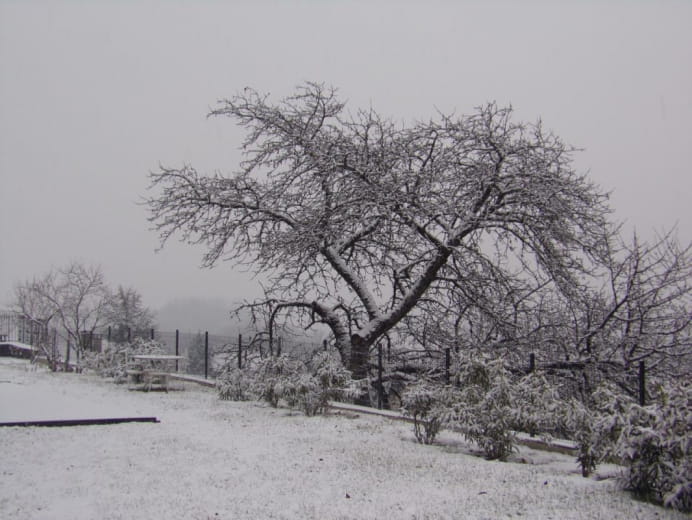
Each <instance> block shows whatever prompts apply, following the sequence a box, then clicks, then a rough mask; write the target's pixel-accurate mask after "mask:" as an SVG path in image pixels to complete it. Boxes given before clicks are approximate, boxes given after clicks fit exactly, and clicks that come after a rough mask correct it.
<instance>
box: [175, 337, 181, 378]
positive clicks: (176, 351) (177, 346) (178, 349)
mask: <svg viewBox="0 0 692 520" xmlns="http://www.w3.org/2000/svg"><path fill="white" fill-rule="evenodd" d="M179 352H180V331H179V330H178V329H175V355H176V356H179V355H180V354H179ZM175 371H176V372H177V371H178V360H177V359H176V360H175Z"/></svg>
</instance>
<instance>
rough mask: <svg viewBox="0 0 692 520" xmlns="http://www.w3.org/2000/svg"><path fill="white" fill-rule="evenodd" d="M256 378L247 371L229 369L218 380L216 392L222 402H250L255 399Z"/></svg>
mask: <svg viewBox="0 0 692 520" xmlns="http://www.w3.org/2000/svg"><path fill="white" fill-rule="evenodd" d="M253 381H254V378H253V377H252V374H251V373H250V372H249V371H248V370H247V369H246V370H241V369H239V368H236V367H229V368H227V369H226V370H224V371H223V372H222V373H221V374H220V375H219V377H218V378H217V379H216V391H217V392H218V395H219V399H221V400H222V401H248V400H250V399H254V398H255V395H254V394H253V392H252V387H253Z"/></svg>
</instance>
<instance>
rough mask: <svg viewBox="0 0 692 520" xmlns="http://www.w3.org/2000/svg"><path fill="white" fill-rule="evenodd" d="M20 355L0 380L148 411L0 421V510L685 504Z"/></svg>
mask: <svg viewBox="0 0 692 520" xmlns="http://www.w3.org/2000/svg"><path fill="white" fill-rule="evenodd" d="M29 367H30V366H29V365H28V363H26V362H24V363H23V364H19V363H16V362H15V363H11V364H7V363H4V362H0V380H2V381H8V380H21V382H22V384H23V385H24V386H27V387H29V388H31V387H36V388H39V387H50V388H52V390H53V393H54V394H56V395H59V396H62V397H63V398H64V399H65V402H68V401H71V400H72V399H73V398H74V399H82V398H85V399H86V397H87V396H89V399H88V400H92V401H96V402H98V403H101V405H102V406H103V407H104V408H105V407H107V408H108V409H112V410H128V411H129V410H141V411H142V413H147V414H151V415H156V416H157V417H158V418H159V419H160V420H161V422H160V423H158V424H153V423H142V424H132V423H129V424H120V425H110V426H80V427H67V428H40V427H31V428H23V427H10V428H3V429H2V430H0V468H1V470H0V518H22V519H44V518H45V519H53V520H55V519H95V518H98V519H148V520H149V519H154V518H165V519H173V520H174V519H203V520H206V519H243V518H253V519H254V518H263V519H264V518H286V519H291V518H295V519H298V518H300V519H303V518H306V519H311V518H312V519H318V518H319V519H337V518H342V519H346V518H353V519H378V520H381V519H399V518H402V519H415V518H419V519H422V518H428V519H437V518H439V519H442V518H455V519H498V518H530V519H559V520H568V519H603V518H608V519H623V520H624V519H628V520H630V519H650V518H673V519H678V518H679V519H682V518H688V517H686V516H685V515H682V514H677V513H674V512H671V511H667V510H663V509H661V508H658V507H655V506H653V505H649V504H644V503H640V502H636V501H634V500H632V499H631V498H630V497H629V496H628V495H627V494H626V493H624V492H621V491H618V490H617V486H616V484H615V482H614V480H613V479H612V478H606V479H602V480H598V479H595V478H594V479H584V478H582V477H581V476H580V475H579V472H578V469H577V467H576V465H575V463H574V460H573V458H572V457H568V456H565V455H561V454H557V453H545V452H538V451H534V450H530V449H527V448H522V449H521V452H520V453H518V454H516V455H515V456H514V457H513V459H512V460H513V462H507V463H503V462H497V461H494V462H488V461H485V460H483V459H482V458H479V457H477V456H473V455H471V454H470V452H471V451H472V450H473V447H472V446H469V445H468V444H466V443H465V442H464V441H463V440H462V438H461V437H459V436H458V435H456V434H452V433H443V434H442V435H441V436H440V443H439V444H437V445H433V446H422V445H418V444H416V443H415V441H414V439H413V435H412V432H411V426H410V424H407V423H404V422H400V421H391V420H388V419H385V418H382V417H375V416H369V415H365V414H354V413H352V412H340V413H336V414H332V415H329V416H326V417H313V418H307V417H304V416H303V415H302V414H299V413H292V412H289V411H288V410H286V409H271V408H268V407H266V406H264V405H263V404H259V403H252V402H250V403H235V402H224V401H219V400H218V399H217V398H216V395H215V393H214V392H213V390H210V389H205V388H203V387H200V386H199V385H194V384H190V385H186V386H185V390H184V391H174V392H170V393H168V394H165V393H161V392H150V393H142V392H130V391H128V390H127V387H126V385H115V384H113V383H111V382H108V381H105V380H101V379H98V378H96V377H94V376H88V375H83V374H82V375H76V374H62V373H60V374H51V373H48V372H46V371H44V370H43V369H38V370H35V369H34V368H33V367H31V368H29ZM3 406H4V403H3ZM55 406H56V407H57V406H58V405H55ZM70 406H71V405H66V407H67V408H66V411H70ZM56 410H57V408H56ZM145 411H146V412H145ZM522 461H523V462H522ZM602 471H603V470H602ZM612 472H613V469H612V468H606V473H612ZM602 476H603V473H602Z"/></svg>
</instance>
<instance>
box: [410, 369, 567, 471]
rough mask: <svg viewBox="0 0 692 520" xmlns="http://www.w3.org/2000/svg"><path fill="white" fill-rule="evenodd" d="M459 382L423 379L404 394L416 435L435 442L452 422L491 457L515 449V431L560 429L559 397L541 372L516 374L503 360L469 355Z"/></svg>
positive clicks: (424, 441) (505, 453)
mask: <svg viewBox="0 0 692 520" xmlns="http://www.w3.org/2000/svg"><path fill="white" fill-rule="evenodd" d="M456 380H457V381H456V382H457V384H456V385H455V386H439V385H438V386H435V385H433V384H429V383H426V382H420V383H417V384H415V385H412V386H410V387H409V388H408V389H407V390H406V391H405V392H404V396H403V398H402V405H403V406H402V409H403V412H404V413H405V414H406V415H407V416H409V417H411V418H413V425H414V426H413V427H414V434H415V436H416V439H417V440H418V441H419V442H421V443H425V444H430V443H432V442H433V441H434V439H435V436H436V435H437V433H438V432H439V430H440V429H441V428H443V427H445V426H449V427H451V428H453V429H454V430H456V431H459V432H461V433H462V434H463V435H464V436H465V437H466V438H467V439H468V440H471V441H473V442H475V443H476V444H477V445H478V446H479V447H480V448H481V449H482V450H483V453H484V454H485V456H486V457H487V458H489V459H505V458H507V456H508V455H509V454H510V453H512V451H513V450H514V449H515V443H516V433H515V431H516V430H521V431H526V432H528V433H531V434H532V435H535V434H537V433H539V432H541V433H544V432H547V431H553V430H554V429H555V428H556V425H557V423H558V422H559V421H558V420H557V418H558V411H559V409H560V401H559V399H558V396H557V392H556V391H555V389H553V388H552V387H551V386H550V385H549V383H548V382H547V381H546V380H545V379H544V378H543V377H541V376H538V375H535V374H530V375H527V376H524V377H520V378H518V377H513V376H512V375H511V374H510V373H509V372H508V371H507V370H506V369H505V368H504V366H503V364H502V360H494V361H484V360H483V359H471V360H464V361H462V363H461V369H460V370H459V372H458V374H457V376H456Z"/></svg>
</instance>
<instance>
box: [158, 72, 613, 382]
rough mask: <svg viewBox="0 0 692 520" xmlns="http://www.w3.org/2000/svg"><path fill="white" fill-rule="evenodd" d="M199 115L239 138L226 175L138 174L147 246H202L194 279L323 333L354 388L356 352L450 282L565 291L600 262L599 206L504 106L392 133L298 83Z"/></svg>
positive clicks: (567, 159)
mask: <svg viewBox="0 0 692 520" xmlns="http://www.w3.org/2000/svg"><path fill="white" fill-rule="evenodd" d="M211 115H213V116H228V117H231V118H232V119H234V120H235V121H236V123H238V124H239V125H241V126H242V127H243V128H245V129H246V131H247V135H246V138H245V140H244V142H243V143H242V148H243V150H244V154H245V156H244V160H243V162H242V163H241V164H240V167H239V168H238V169H237V170H236V171H235V172H233V173H230V174H228V175H223V174H220V173H213V174H209V175H205V174H200V173H198V172H197V171H196V170H195V169H194V168H193V167H192V166H189V165H184V166H182V167H180V168H166V167H160V168H159V170H157V171H155V172H153V173H152V174H151V181H152V185H151V188H150V189H151V190H152V191H153V194H152V195H151V196H150V197H149V199H148V201H147V203H148V207H149V210H150V220H151V222H152V223H153V224H154V226H155V227H156V229H158V231H159V232H160V236H161V240H162V243H165V242H166V240H168V239H169V238H171V237H172V236H174V235H179V236H180V237H181V238H182V239H184V240H186V241H188V242H190V243H201V244H205V245H206V246H207V252H206V254H205V256H204V260H203V263H204V265H205V266H213V265H215V264H217V262H219V261H221V260H231V261H234V262H236V263H238V264H243V265H249V266H250V267H251V269H253V270H254V271H256V272H257V273H262V274H263V275H264V276H266V277H267V278H268V280H269V281H268V283H267V286H266V288H265V289H266V291H265V293H266V299H265V300H264V303H266V304H267V305H270V306H271V307H272V312H273V313H276V312H290V311H293V312H296V311H297V312H299V313H300V312H302V313H303V316H304V317H305V318H306V319H307V320H313V321H314V322H319V323H323V324H325V325H326V326H328V327H329V328H330V329H331V332H332V333H333V336H334V340H335V345H336V347H337V348H338V349H339V351H340V352H341V353H342V355H343V357H344V359H345V360H347V361H348V363H349V364H350V368H351V370H352V371H353V373H354V376H355V377H356V378H362V377H365V376H366V375H367V359H368V353H369V349H370V347H371V346H373V345H374V344H375V343H376V342H377V341H378V340H379V339H381V338H382V337H383V335H385V334H387V333H388V332H389V331H390V330H391V329H392V328H393V327H395V326H397V324H399V323H400V322H401V320H402V319H403V318H404V317H406V316H407V315H409V314H410V313H411V312H412V311H413V310H415V309H416V307H417V306H418V305H419V303H420V302H421V301H422V299H423V298H424V297H434V295H435V294H436V293H437V292H444V291H446V290H447V289H448V288H449V287H450V283H452V282H451V280H454V282H453V283H456V284H459V283H465V282H464V280H467V281H468V283H469V284H470V285H471V284H474V283H477V282H474V280H477V278H476V277H477V276H483V273H484V272H487V271H489V270H492V271H493V272H494V273H495V274H494V276H499V275H500V274H501V276H503V277H506V278H514V277H516V276H518V275H520V276H526V273H527V272H529V273H535V274H536V276H538V277H539V278H545V277H547V278H549V279H551V280H553V281H554V282H555V283H556V284H557V285H558V286H559V287H561V288H562V289H563V290H570V288H571V287H573V286H574V283H575V276H574V275H575V273H577V272H578V271H580V270H581V269H583V268H584V261H585V260H587V259H588V258H589V257H600V256H601V255H602V253H603V252H604V250H605V242H606V235H607V233H606V231H605V230H606V218H607V213H608V208H607V204H606V198H607V197H606V196H605V195H604V194H603V193H601V192H600V191H599V190H598V189H597V188H596V187H595V186H593V185H592V184H591V183H589V182H588V181H587V180H586V179H585V177H584V176H582V175H580V174H578V173H576V172H575V171H574V169H573V167H572V163H571V161H572V157H571V156H572V152H573V151H574V150H573V149H572V148H571V147H569V146H567V145H565V144H564V143H563V142H562V141H561V140H560V139H559V138H558V137H557V136H555V135H553V134H552V133H551V132H548V131H545V130H544V129H543V127H542V125H541V124H540V122H538V123H535V124H523V123H518V122H514V121H513V120H512V110H511V109H510V108H500V107H498V106H496V105H495V104H493V103H491V104H488V105H485V106H482V107H480V108H478V109H477V111H476V112H475V113H473V114H472V115H469V116H455V115H449V116H448V115H438V116H437V117H435V118H434V119H431V120H429V121H421V122H416V123H414V124H412V125H409V126H406V125H403V124H400V123H397V122H395V121H392V120H389V119H386V118H383V117H381V116H380V115H378V114H377V113H376V112H375V111H373V110H372V109H371V110H364V111H363V110H360V111H356V112H355V113H350V112H348V111H347V110H346V109H345V104H344V103H343V102H342V101H340V100H339V98H338V97H337V93H336V91H335V90H334V89H333V88H329V87H325V86H324V85H321V84H314V83H308V84H306V85H303V86H301V87H299V88H298V89H297V92H296V93H295V94H294V95H292V96H291V97H288V98H286V99H283V100H281V101H278V102H276V103H272V102H271V101H270V99H269V97H268V96H264V95H261V94H259V93H257V92H256V91H254V90H252V89H245V90H244V91H243V92H241V93H239V94H238V95H236V96H235V97H233V98H231V99H228V100H224V101H222V102H220V103H219V105H218V107H217V108H216V109H215V110H213V111H212V112H211ZM496 251H501V252H502V254H503V255H506V257H505V258H503V259H502V261H501V262H497V258H498V255H497V254H496V253H495V252H496ZM510 258H511V260H510ZM459 273H461V274H462V278H461V279H459V278H458V275H459ZM521 273H523V274H521Z"/></svg>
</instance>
